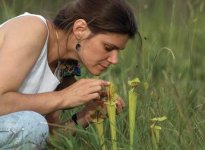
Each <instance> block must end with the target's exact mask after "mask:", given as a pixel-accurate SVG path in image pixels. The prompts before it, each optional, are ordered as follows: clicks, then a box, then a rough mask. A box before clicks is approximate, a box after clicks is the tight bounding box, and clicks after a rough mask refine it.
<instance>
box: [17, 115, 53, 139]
mask: <svg viewBox="0 0 205 150" xmlns="http://www.w3.org/2000/svg"><path fill="white" fill-rule="evenodd" d="M19 113H21V114H22V115H21V116H22V117H20V118H19V121H18V123H20V128H21V130H23V131H24V133H25V134H27V135H29V134H31V135H35V136H36V138H38V137H41V136H43V135H44V136H48V132H49V129H48V124H47V121H46V119H45V118H44V116H42V115H41V114H39V113H37V112H33V111H22V112H19Z"/></svg>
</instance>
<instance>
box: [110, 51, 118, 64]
mask: <svg viewBox="0 0 205 150" xmlns="http://www.w3.org/2000/svg"><path fill="white" fill-rule="evenodd" d="M108 61H109V63H111V64H117V63H118V50H112V52H111V53H110V55H109V57H108Z"/></svg>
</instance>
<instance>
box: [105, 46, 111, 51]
mask: <svg viewBox="0 0 205 150" xmlns="http://www.w3.org/2000/svg"><path fill="white" fill-rule="evenodd" d="M105 50H106V51H108V52H109V51H112V50H113V48H111V47H105Z"/></svg>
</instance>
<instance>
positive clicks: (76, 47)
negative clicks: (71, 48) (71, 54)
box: [75, 41, 81, 51]
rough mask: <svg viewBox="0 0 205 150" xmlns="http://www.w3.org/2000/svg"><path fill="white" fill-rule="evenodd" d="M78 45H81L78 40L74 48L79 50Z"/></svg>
mask: <svg viewBox="0 0 205 150" xmlns="http://www.w3.org/2000/svg"><path fill="white" fill-rule="evenodd" d="M80 47H81V45H80V42H79V41H78V43H77V44H76V46H75V49H76V50H77V51H79V50H80Z"/></svg>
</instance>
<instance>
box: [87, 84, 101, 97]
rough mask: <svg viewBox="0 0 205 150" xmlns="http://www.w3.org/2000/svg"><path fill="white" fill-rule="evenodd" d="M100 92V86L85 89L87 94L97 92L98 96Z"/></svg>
mask: <svg viewBox="0 0 205 150" xmlns="http://www.w3.org/2000/svg"><path fill="white" fill-rule="evenodd" d="M101 90H102V87H101V86H100V85H96V86H92V87H89V88H88V89H87V92H88V93H96V92H97V93H99V95H100V91H101Z"/></svg>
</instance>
